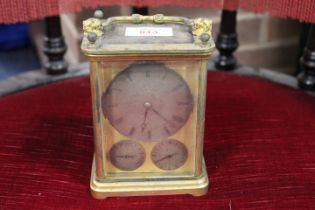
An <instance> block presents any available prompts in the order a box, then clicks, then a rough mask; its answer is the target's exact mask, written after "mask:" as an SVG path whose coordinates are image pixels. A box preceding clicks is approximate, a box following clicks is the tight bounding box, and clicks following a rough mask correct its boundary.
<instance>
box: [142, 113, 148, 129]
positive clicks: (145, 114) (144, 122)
mask: <svg viewBox="0 0 315 210" xmlns="http://www.w3.org/2000/svg"><path fill="white" fill-rule="evenodd" d="M148 111H149V109H148V108H147V109H146V110H145V112H144V119H143V123H142V124H141V131H142V132H143V131H144V129H145V127H147V124H146V121H147V116H148Z"/></svg>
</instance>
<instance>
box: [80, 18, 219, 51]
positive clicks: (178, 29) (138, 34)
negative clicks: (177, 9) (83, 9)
mask: <svg viewBox="0 0 315 210" xmlns="http://www.w3.org/2000/svg"><path fill="white" fill-rule="evenodd" d="M211 27H212V23H211V21H210V20H208V19H204V18H198V19H188V18H184V17H175V16H163V15H160V14H158V15H154V16H141V15H138V14H134V15H132V16H120V17H112V18H108V19H99V18H89V19H87V20H85V21H84V22H83V30H84V38H83V41H82V45H81V48H82V51H83V52H84V53H85V54H86V55H87V56H102V55H117V54H118V55H119V54H120V55H121V54H134V55H137V54H142V55H144V54H149V55H151V54H184V55H186V54H197V55H198V54H206V55H208V54H210V53H211V52H212V51H213V49H214V42H213V39H212V36H211Z"/></svg>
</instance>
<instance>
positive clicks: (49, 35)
mask: <svg viewBox="0 0 315 210" xmlns="http://www.w3.org/2000/svg"><path fill="white" fill-rule="evenodd" d="M45 28H46V36H45V37H44V53H45V54H46V55H47V57H48V61H47V63H46V64H45V69H46V71H47V73H48V74H51V75H58V74H64V73H66V72H67V67H68V65H67V63H66V62H65V61H64V58H63V56H64V54H65V52H66V50H67V46H66V44H65V41H64V38H63V36H62V31H61V23H60V17H59V16H51V17H47V18H45Z"/></svg>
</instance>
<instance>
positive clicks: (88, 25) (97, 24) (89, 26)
mask: <svg viewBox="0 0 315 210" xmlns="http://www.w3.org/2000/svg"><path fill="white" fill-rule="evenodd" d="M101 28H102V23H101V21H100V20H99V19H97V18H89V19H87V20H85V21H83V31H84V36H87V35H88V34H89V33H91V32H92V33H95V34H96V35H97V36H98V37H99V36H102V34H103V32H102V30H101Z"/></svg>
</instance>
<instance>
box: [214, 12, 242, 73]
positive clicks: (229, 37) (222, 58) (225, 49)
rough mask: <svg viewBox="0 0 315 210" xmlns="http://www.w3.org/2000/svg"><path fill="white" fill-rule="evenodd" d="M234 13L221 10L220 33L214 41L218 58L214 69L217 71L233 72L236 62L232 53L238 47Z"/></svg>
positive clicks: (235, 13)
mask: <svg viewBox="0 0 315 210" xmlns="http://www.w3.org/2000/svg"><path fill="white" fill-rule="evenodd" d="M236 15H237V12H236V11H227V10H223V12H222V15H221V24H220V31H219V34H218V37H217V40H216V47H217V49H218V50H219V56H218V57H217V58H216V59H215V67H216V68H217V69H219V70H233V69H235V67H236V65H237V60H236V58H235V57H234V55H233V53H234V51H235V50H236V49H237V47H238V39H237V33H236Z"/></svg>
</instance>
